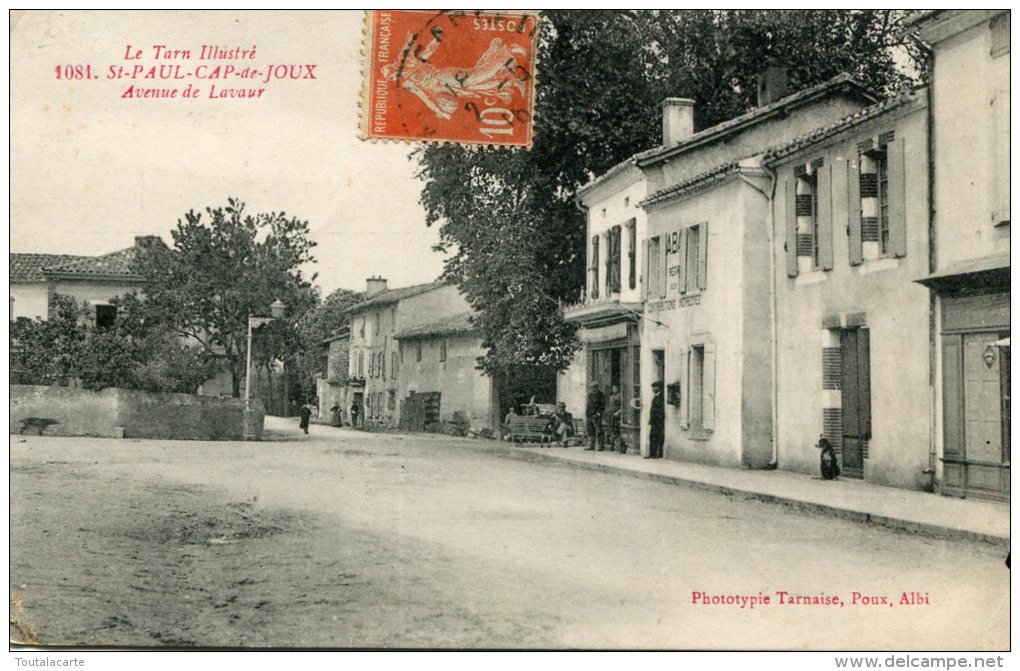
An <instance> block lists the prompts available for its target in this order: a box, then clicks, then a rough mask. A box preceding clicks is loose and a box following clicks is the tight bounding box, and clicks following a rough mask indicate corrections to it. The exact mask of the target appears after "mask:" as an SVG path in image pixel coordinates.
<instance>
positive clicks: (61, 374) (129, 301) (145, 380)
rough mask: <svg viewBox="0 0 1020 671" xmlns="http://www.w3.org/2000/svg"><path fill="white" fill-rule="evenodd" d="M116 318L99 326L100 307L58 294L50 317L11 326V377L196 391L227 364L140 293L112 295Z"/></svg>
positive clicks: (16, 380)
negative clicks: (151, 310)
mask: <svg viewBox="0 0 1020 671" xmlns="http://www.w3.org/2000/svg"><path fill="white" fill-rule="evenodd" d="M111 302H113V303H115V304H116V305H117V307H118V318H117V321H116V323H115V324H114V325H113V326H110V327H103V328H99V327H94V326H92V319H93V316H92V311H91V310H90V309H89V306H88V305H86V304H80V305H79V304H77V303H75V301H74V299H73V298H71V297H69V296H63V295H60V294H54V295H53V296H52V297H51V298H50V307H49V313H50V318H49V319H45V320H44V319H42V318H38V319H35V320H30V319H25V318H21V319H19V320H17V322H15V323H14V324H12V325H11V382H12V383H14V384H45V385H60V386H67V385H71V384H80V385H81V386H82V387H84V388H85V389H97V390H98V389H104V388H106V387H121V388H124V389H143V390H146V391H157V392H180V393H189V394H193V393H195V391H196V390H197V389H198V387H199V385H201V384H202V383H203V382H205V381H206V380H208V379H209V378H210V377H212V376H213V375H214V374H215V373H216V372H217V371H218V369H219V365H218V363H217V362H216V361H215V360H214V359H213V358H212V357H210V356H208V355H207V354H205V353H204V352H202V351H199V350H198V348H196V347H194V346H192V345H188V344H187V343H185V342H183V341H182V340H181V339H180V338H179V337H177V336H175V335H173V334H172V333H168V332H167V331H166V330H165V329H164V328H162V324H161V323H160V322H159V321H158V320H154V319H152V318H147V317H146V315H147V311H146V309H145V308H146V307H147V306H146V305H145V304H144V303H142V302H140V301H139V300H138V298H137V297H136V296H134V295H131V294H129V295H126V296H120V297H117V298H114V299H112V301H111Z"/></svg>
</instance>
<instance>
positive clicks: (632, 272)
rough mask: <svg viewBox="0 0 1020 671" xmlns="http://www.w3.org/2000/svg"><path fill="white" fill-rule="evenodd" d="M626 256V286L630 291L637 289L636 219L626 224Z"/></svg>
mask: <svg viewBox="0 0 1020 671" xmlns="http://www.w3.org/2000/svg"><path fill="white" fill-rule="evenodd" d="M627 255H628V257H629V260H630V263H629V264H628V265H627V274H628V276H629V277H628V280H629V281H628V285H629V286H630V288H631V289H636V288H637V267H636V266H637V219H631V220H630V221H629V222H627Z"/></svg>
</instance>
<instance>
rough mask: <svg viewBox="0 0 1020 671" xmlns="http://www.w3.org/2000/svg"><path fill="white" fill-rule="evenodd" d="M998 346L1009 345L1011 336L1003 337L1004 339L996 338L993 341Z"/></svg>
mask: <svg viewBox="0 0 1020 671" xmlns="http://www.w3.org/2000/svg"><path fill="white" fill-rule="evenodd" d="M992 345H994V346H996V347H1009V338H1003V339H1002V340H996V341H995V342H993V343H992Z"/></svg>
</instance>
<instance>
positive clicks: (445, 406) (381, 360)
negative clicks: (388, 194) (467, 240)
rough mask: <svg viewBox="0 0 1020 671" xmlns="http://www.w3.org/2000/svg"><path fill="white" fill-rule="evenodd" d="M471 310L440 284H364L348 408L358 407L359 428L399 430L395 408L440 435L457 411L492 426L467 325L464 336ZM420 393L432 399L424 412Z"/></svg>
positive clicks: (475, 343)
mask: <svg viewBox="0 0 1020 671" xmlns="http://www.w3.org/2000/svg"><path fill="white" fill-rule="evenodd" d="M470 311H471V308H470V306H469V305H468V303H467V301H466V300H465V299H464V297H463V296H462V295H461V293H460V290H459V289H458V288H457V286H456V285H454V284H452V283H449V282H447V281H444V280H440V281H436V282H431V283H428V284H419V285H415V286H411V287H404V288H400V289H388V288H387V286H386V280H384V279H382V278H370V279H369V280H368V282H367V291H366V299H365V300H364V301H362V302H361V303H359V304H357V305H355V306H354V307H352V308H351V310H350V350H349V363H348V381H347V387H348V389H347V403H348V405H347V410H348V411H349V410H350V407H351V406H352V405H356V406H357V407H358V422H357V423H358V425H359V426H363V427H367V428H390V429H395V428H398V427H400V426H401V409H402V408H403V407H408V408H412V407H413V408H414V409H415V410H414V411H415V412H416V413H418V412H421V413H423V416H425V414H427V415H428V417H427V418H426V420H424V421H423V422H422V430H426V429H428V430H438V429H436V426H440V427H441V426H442V422H443V421H444V420H447V421H452V420H453V414H454V413H457V412H459V413H461V415H462V416H464V417H468V418H471V420H472V421H474V422H475V423H476V424H475V425H476V426H477V425H479V424H480V425H481V427H480V428H482V427H484V428H495V427H494V426H490V423H491V422H492V421H493V420H492V418H493V417H498V415H497V414H496V411H495V410H493V409H492V408H493V407H498V399H497V396H498V394H496V393H495V391H494V389H493V387H492V386H491V385H490V384H489V380H488V378H479V375H480V373H479V372H478V371H476V370H475V367H476V366H477V357H478V356H481V354H482V350H481V339H480V338H479V337H478V336H477V334H476V333H475V332H474V331H473V327H471V329H470V330H465V329H466V328H467V327H466V326H465V324H468V323H469V321H470V320H469V319H468V318H467V317H466V316H465V315H468V314H470ZM444 349H445V357H444V356H443V350H444ZM451 353H452V354H451ZM332 365H333V364H332V362H331V363H330V366H331V367H332ZM476 378H477V379H476ZM419 394H428V395H429V396H428V397H427V398H430V399H432V400H431V401H429V407H428V408H427V413H426V410H420V411H419V409H418V406H419V405H421V404H422V403H425V400H424V399H425V398H426V397H420V398H414V396H416V395H419ZM490 406H491V407H490ZM482 422H484V423H482ZM405 424H406V422H405ZM426 425H428V426H426ZM497 425H498V424H497Z"/></svg>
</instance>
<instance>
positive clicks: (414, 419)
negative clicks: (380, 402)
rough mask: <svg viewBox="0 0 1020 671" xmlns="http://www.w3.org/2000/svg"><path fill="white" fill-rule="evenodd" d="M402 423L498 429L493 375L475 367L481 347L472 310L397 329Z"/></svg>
mask: <svg viewBox="0 0 1020 671" xmlns="http://www.w3.org/2000/svg"><path fill="white" fill-rule="evenodd" d="M394 338H395V339H396V340H397V341H399V352H400V354H399V357H398V361H399V374H398V375H397V395H398V398H399V409H400V420H399V424H400V428H401V429H404V430H407V431H429V432H437V431H444V432H449V431H451V430H455V431H457V432H458V433H463V432H464V431H465V430H466V429H468V428H471V429H489V430H492V431H496V430H497V429H498V428H499V419H500V418H499V399H498V391H497V385H496V380H495V378H494V377H493V376H490V375H485V374H483V372H482V371H481V370H479V369H478V358H479V357H480V356H482V355H483V354H484V353H485V351H484V349H483V347H482V339H481V336H480V334H479V333H478V331H477V330H476V328H475V326H474V324H473V323H472V313H471V312H470V311H466V312H462V313H460V314H457V315H454V316H452V317H447V318H445V319H439V320H436V321H431V322H426V323H423V324H419V325H416V326H411V327H408V328H406V329H404V330H402V331H399V332H397V334H396V335H395V336H394Z"/></svg>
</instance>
